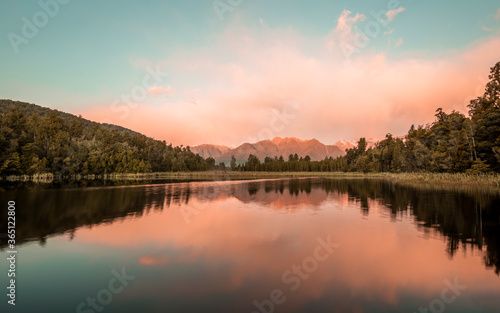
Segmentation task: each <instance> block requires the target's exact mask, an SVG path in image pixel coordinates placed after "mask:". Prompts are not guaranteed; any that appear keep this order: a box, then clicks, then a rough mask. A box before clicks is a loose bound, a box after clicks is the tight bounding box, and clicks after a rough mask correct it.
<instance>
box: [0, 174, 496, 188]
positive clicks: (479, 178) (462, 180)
mask: <svg viewBox="0 0 500 313" xmlns="http://www.w3.org/2000/svg"><path fill="white" fill-rule="evenodd" d="M298 177H324V178H339V179H341V178H348V179H388V180H393V181H402V182H424V183H439V184H471V185H490V186H496V187H500V174H480V175H469V174H463V173H455V174H450V173H357V172H355V173H344V172H236V171H234V172H233V171H208V172H166V173H137V174H118V173H117V174H105V175H75V176H71V177H68V179H70V180H112V181H118V180H120V181H126V180H137V181H141V180H170V179H174V180H240V179H241V180H244V179H265V178H298ZM6 180H7V181H17V182H19V181H21V182H22V181H25V182H39V183H50V182H52V181H54V180H57V177H54V176H53V175H52V174H39V175H33V176H28V175H23V176H9V177H7V178H6Z"/></svg>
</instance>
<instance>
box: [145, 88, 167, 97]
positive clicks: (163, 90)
mask: <svg viewBox="0 0 500 313" xmlns="http://www.w3.org/2000/svg"><path fill="white" fill-rule="evenodd" d="M146 92H147V93H149V94H152V95H156V96H157V95H162V94H163V95H165V96H167V97H170V96H171V95H173V94H174V91H173V89H172V87H170V86H167V87H163V86H155V87H151V88H149V89H148V90H147V91H146Z"/></svg>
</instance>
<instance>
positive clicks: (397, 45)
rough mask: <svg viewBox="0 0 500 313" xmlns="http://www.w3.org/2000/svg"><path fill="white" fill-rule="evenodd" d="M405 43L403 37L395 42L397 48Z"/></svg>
mask: <svg viewBox="0 0 500 313" xmlns="http://www.w3.org/2000/svg"><path fill="white" fill-rule="evenodd" d="M403 43H404V40H403V38H399V39H398V41H396V43H395V44H394V46H395V47H396V48H397V47H399V46H401V45H402V44H403Z"/></svg>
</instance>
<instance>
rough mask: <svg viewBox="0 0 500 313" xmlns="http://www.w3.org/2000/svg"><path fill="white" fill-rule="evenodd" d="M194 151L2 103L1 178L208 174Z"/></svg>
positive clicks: (66, 116)
mask: <svg viewBox="0 0 500 313" xmlns="http://www.w3.org/2000/svg"><path fill="white" fill-rule="evenodd" d="M213 166H214V164H212V163H210V162H207V161H205V160H204V159H203V158H202V157H201V156H197V155H195V154H194V153H192V152H191V151H190V150H189V148H180V147H172V145H167V143H166V142H165V141H159V140H155V139H152V138H149V137H146V136H144V135H142V134H139V133H137V132H134V131H131V130H129V129H126V128H123V127H119V126H115V125H109V124H99V123H96V122H92V121H89V120H86V119H83V118H81V117H77V116H75V115H72V114H68V113H64V112H60V111H57V110H51V109H49V108H43V107H41V106H38V105H34V104H30V103H24V102H18V101H12V100H0V176H8V175H33V174H37V173H53V174H56V175H61V176H68V175H76V174H83V175H85V174H108V173H138V172H151V171H153V172H166V171H184V170H206V169H211V168H213Z"/></svg>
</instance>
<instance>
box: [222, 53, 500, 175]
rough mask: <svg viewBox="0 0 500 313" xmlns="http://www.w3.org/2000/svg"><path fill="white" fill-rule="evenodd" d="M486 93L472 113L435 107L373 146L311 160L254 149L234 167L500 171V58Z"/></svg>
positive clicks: (473, 105)
mask: <svg viewBox="0 0 500 313" xmlns="http://www.w3.org/2000/svg"><path fill="white" fill-rule="evenodd" d="M489 79H490V81H489V82H488V84H487V85H486V89H485V92H484V94H483V95H482V96H480V97H478V98H476V99H474V100H472V101H471V102H470V104H469V105H468V108H469V114H468V115H469V116H465V115H464V114H462V113H460V112H457V111H452V112H451V113H449V114H447V113H445V112H444V111H443V110H442V109H441V108H438V109H437V110H436V115H435V117H436V119H435V121H434V122H432V123H430V124H428V125H425V126H424V125H420V126H417V127H415V126H414V125H412V126H411V127H410V129H409V131H408V133H407V134H406V135H405V136H402V137H394V136H393V135H392V134H387V135H386V137H385V139H383V140H381V141H379V142H377V143H376V144H375V146H374V147H370V148H368V145H367V142H366V139H365V138H360V139H359V141H358V142H357V145H356V146H355V147H353V148H351V149H346V154H345V155H344V156H340V157H338V158H335V159H333V158H331V157H330V158H325V159H324V160H321V161H311V159H310V157H309V156H305V157H304V158H302V157H300V158H299V157H298V156H297V154H295V155H289V156H288V159H287V160H285V159H284V158H283V156H280V157H277V156H276V157H274V158H269V157H266V158H265V159H264V160H263V162H261V160H259V159H258V158H257V157H256V156H254V155H250V156H249V157H248V160H247V162H245V163H244V164H242V165H237V164H236V162H235V160H232V161H231V168H232V169H236V170H241V171H277V172H280V171H321V172H324V171H345V172H447V173H469V174H479V173H486V172H497V173H498V172H500V62H498V63H497V64H496V65H495V66H494V67H492V68H491V71H490V75H489Z"/></svg>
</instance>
